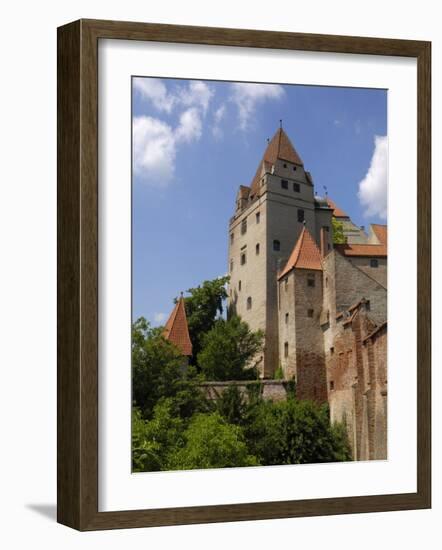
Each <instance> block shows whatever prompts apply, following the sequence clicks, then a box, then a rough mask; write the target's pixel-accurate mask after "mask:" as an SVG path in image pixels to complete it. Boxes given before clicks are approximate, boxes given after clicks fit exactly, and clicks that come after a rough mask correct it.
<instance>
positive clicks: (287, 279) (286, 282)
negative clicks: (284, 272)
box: [284, 277, 289, 291]
mask: <svg viewBox="0 0 442 550" xmlns="http://www.w3.org/2000/svg"><path fill="white" fill-rule="evenodd" d="M284 286H285V289H286V291H287V289H288V287H289V278H288V277H286V278H285V279H284Z"/></svg>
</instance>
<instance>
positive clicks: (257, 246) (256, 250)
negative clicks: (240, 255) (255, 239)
mask: <svg viewBox="0 0 442 550" xmlns="http://www.w3.org/2000/svg"><path fill="white" fill-rule="evenodd" d="M255 252H256V255H257V256H259V243H256V246H255Z"/></svg>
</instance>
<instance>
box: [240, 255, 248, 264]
mask: <svg viewBox="0 0 442 550" xmlns="http://www.w3.org/2000/svg"><path fill="white" fill-rule="evenodd" d="M246 263H247V256H246V253H245V252H243V253H242V254H241V265H245V264H246Z"/></svg>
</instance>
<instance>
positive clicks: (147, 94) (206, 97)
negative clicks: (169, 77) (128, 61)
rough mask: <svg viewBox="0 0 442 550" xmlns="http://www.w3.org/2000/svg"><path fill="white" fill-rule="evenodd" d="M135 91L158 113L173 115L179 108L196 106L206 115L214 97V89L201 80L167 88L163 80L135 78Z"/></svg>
mask: <svg viewBox="0 0 442 550" xmlns="http://www.w3.org/2000/svg"><path fill="white" fill-rule="evenodd" d="M133 85H134V89H135V90H136V91H137V92H138V93H139V94H140V95H141V97H142V98H143V99H145V100H147V101H150V102H151V103H152V105H153V106H154V107H155V109H157V110H158V111H165V112H166V113H171V112H172V111H174V110H175V109H176V108H179V107H183V106H184V107H191V106H195V107H198V108H200V109H201V110H202V112H203V114H205V113H206V111H207V109H208V107H209V104H210V101H211V99H212V97H213V95H214V91H213V90H212V88H211V87H210V86H209V85H208V84H206V83H205V82H201V81H200V80H191V81H189V83H188V84H187V85H184V84H183V85H177V86H175V87H174V88H172V87H171V86H167V85H166V84H165V81H164V80H162V79H161V78H146V77H137V78H134V84H133Z"/></svg>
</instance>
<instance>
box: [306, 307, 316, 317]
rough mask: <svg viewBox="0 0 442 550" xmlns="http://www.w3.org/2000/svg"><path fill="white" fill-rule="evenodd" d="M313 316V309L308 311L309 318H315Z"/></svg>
mask: <svg viewBox="0 0 442 550" xmlns="http://www.w3.org/2000/svg"><path fill="white" fill-rule="evenodd" d="M313 314H314V311H313V309H308V310H307V317H310V318H312V317H313Z"/></svg>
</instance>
